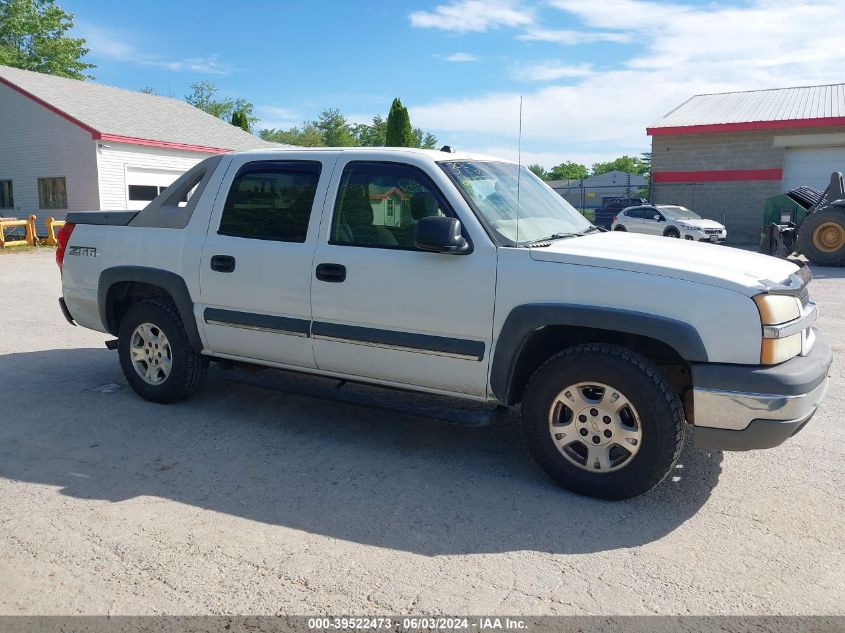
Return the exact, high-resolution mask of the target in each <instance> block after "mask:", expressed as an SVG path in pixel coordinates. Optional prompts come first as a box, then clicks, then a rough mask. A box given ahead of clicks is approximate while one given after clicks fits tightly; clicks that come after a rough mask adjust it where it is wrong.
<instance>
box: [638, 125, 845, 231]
mask: <svg viewBox="0 0 845 633" xmlns="http://www.w3.org/2000/svg"><path fill="white" fill-rule="evenodd" d="M842 132H845V128H843V127H818V128H815V127H814V128H794V129H775V130H755V131H749V132H718V133H715V134H713V133H711V134H667V135H658V136H653V137H652V150H651V151H652V154H651V161H652V163H651V164H652V173H653V174H656V173H659V172H673V171H675V172H677V171H716V170H742V169H783V159H784V153H785V151H786V147H785V146H789V143H788V142H786V143H783V142H781V143H779V144H778V145H779V147H775V143H774V139H775V137H776V136H777V137H788V136H795V137H796V146H803V145H804V144H805V143H804V142H803V141H799V139H798V137H800V136H802V135H806V134H808V133H812V134H814V135H824V134H841V133H842ZM781 185H782V183H781V180H740V181H722V182H686V183H654V184H653V185H652V195H651V197H652V201H653V202H655V203H658V204H672V203H674V204H681V205H683V206H686V207H689V208H690V209H693V210H694V211H696V212H698V213H699V214H700V215H702V216H704V217H707V218H712V219H714V220H718V221H719V222H722V223H723V224H725V226H726V227H727V229H728V241H729V242H730V243H733V244H743V245H747V244H757V243H758V241H759V238H760V228H761V225H762V218H763V203H764V202H765V200H766V198H769V197H770V196H774V195H777V194H778V193H780V192H781V190H782V186H781Z"/></svg>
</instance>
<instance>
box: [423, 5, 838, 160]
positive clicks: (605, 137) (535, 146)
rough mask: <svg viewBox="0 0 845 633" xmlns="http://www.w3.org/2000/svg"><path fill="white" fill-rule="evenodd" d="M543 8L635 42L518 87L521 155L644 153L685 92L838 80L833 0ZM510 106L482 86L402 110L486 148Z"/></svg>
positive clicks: (499, 134)
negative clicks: (600, 64)
mask: <svg viewBox="0 0 845 633" xmlns="http://www.w3.org/2000/svg"><path fill="white" fill-rule="evenodd" d="M554 5H555V6H556V7H558V8H559V9H562V10H564V11H566V12H567V15H570V16H573V17H574V18H577V19H578V20H580V21H581V22H583V23H584V24H585V25H586V27H587V28H596V29H605V30H609V31H613V30H618V31H619V32H620V33H623V34H624V35H625V36H629V37H631V38H632V40H631V41H633V42H636V43H637V45H636V46H632V47H630V52H629V56H628V57H627V58H622V59H620V60H619V61H618V63H617V64H616V67H615V68H612V69H610V70H608V71H606V72H602V73H597V72H593V73H592V74H585V76H583V77H576V78H575V79H576V81H574V82H572V83H571V84H570V85H565V86H560V85H545V86H542V87H539V88H537V89H534V90H531V91H528V92H527V93H525V95H524V97H525V99H524V121H523V150H526V151H527V152H548V151H552V152H555V153H556V152H557V148H558V147H560V148H561V152H562V153H566V154H567V155H570V156H574V155H575V154H576V153H577V152H579V151H580V152H586V153H593V152H604V157H605V158H607V157H613V156H614V155H619V154H621V153H626V152H627V153H629V154H630V153H636V152H640V151H646V150H647V149H648V147H649V145H650V140H649V138H648V137H647V136H646V133H645V128H646V126H648V125H650V124H651V123H654V122H655V121H657V120H658V119H660V118H661V117H662V116H663V115H664V114H665V113H666V112H668V111H670V110H671V109H673V108H675V107H676V106H678V105H679V104H681V103H682V102H683V101H685V100H687V99H688V98H689V97H691V96H692V95H694V94H700V93H712V92H728V91H734V90H753V89H759V88H772V87H786V86H796V85H812V84H824V83H834V82H839V81H842V78H841V72H840V69H841V68H842V67H843V65H844V64H845V49H843V48H842V46H841V45H840V44H839V43H837V39H839V38H838V35H837V34H838V33H842V32H845V12H843V11H842V10H841V0H815V1H814V2H808V3H794V2H791V1H786V0H751V2H749V3H747V4H743V5H741V6H738V7H726V6H724V5H712V4H711V5H700V6H688V5H683V4H676V3H661V4H659V5H658V4H656V3H652V2H648V1H640V0H609V2H602V3H598V2H593V3H585V2H580V1H577V0H554ZM539 28H542V26H540V27H539ZM526 32H527V31H526ZM523 35H524V34H523ZM565 66H566V65H565V64H561V68H565ZM517 68H519V69H522V70H523V71H525V69H526V68H527V66H526V65H525V63H522V64H519V65H518V66H517ZM537 69H538V70H537V71H536V75H537V79H538V80H541V81H542V80H545V81H547V82H549V83H552V82H554V80H555V79H560V78H562V77H563V76H564V75H559V76H558V77H555V76H554V75H555V73H554V72H553V69H554V66H553V65H552V64H545V65H544V64H540V65H538V66H537ZM543 75H545V76H543ZM518 109H519V95H518V94H516V93H515V92H493V93H489V94H486V95H479V96H473V97H467V98H463V99H445V100H439V101H435V102H432V103H427V104H422V105H420V106H417V107H414V108H411V116H412V119H413V121H414V124H415V125H419V126H421V127H423V128H424V129H431V130H433V131H434V132H435V133H437V134H438V136H439V137H441V138H446V137H449V136H450V135H458V134H462V135H465V137H466V136H467V135H472V134H475V135H478V136H479V137H481V138H484V139H486V140H485V141H484V142H485V144H486V145H487V146H490V147H494V146H496V145H497V144H498V145H504V146H508V145H509V144H510V141H511V140H513V139H515V138H516V134H517V129H518ZM497 139H498V140H497ZM514 145H515V143H514ZM568 150H572V151H568ZM558 162H559V161H558Z"/></svg>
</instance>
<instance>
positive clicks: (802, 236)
mask: <svg viewBox="0 0 845 633" xmlns="http://www.w3.org/2000/svg"><path fill="white" fill-rule="evenodd" d="M831 223H833V224H835V225H838V226H839V230H840V231H841V232H842V235H845V213H843V212H842V211H833V210H830V211H820V212H818V213H813V214H811V215H808V216H807V218H806V219H805V220H804V222H802V223H801V227H800V228H799V229H798V239H797V242H798V252H799V253H802V254H804V255H806V256H807V259H809V260H810V261H811V262H813V263H814V264H818V265H820V266H841V265H842V264H843V262H845V242H843V243H842V245H841V246H840V247H839V248H837V249H836V250H834V251H823V250H821V249H819V248H818V247H817V246H816V244H815V243H814V241H813V235H814V234H815V233H816V230H817V229H819V227H821V226H822V225H823V224H831Z"/></svg>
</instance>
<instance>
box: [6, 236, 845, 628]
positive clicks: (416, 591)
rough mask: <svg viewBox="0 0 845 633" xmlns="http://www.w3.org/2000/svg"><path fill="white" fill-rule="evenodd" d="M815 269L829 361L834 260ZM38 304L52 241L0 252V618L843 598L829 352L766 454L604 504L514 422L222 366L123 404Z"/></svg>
mask: <svg viewBox="0 0 845 633" xmlns="http://www.w3.org/2000/svg"><path fill="white" fill-rule="evenodd" d="M815 272H816V281H815V282H814V292H813V296H814V298H815V299H817V300H818V302H819V305H820V310H821V319H820V323H819V325H820V327H821V329H822V330H823V331H824V332H825V333H826V335H827V337H828V339H829V340H830V341H831V343H832V346H833V349H834V350H835V351H836V353H837V354H841V353H842V350H843V344H842V342H841V341H842V336H843V335H845V272H843V270H842V269H818V270H816V271H815ZM59 294H60V283H59V276H58V272H57V270H56V266H55V263H54V261H53V253H52V252H50V251H48V250H46V249H42V250H40V251H38V252H31V253H18V254H3V255H0V393H2V399H0V523H1V524H2V527H0V613H2V614H75V613H86V614H106V613H108V614H154V613H176V614H222V613H227V614H232V613H251V614H275V613H285V614H317V613H334V614H338V613H356V614H366V613H382V614H383V613H446V614H455V613H463V614H489V613H508V614H523V615H537V614H680V615H687V614H719V613H724V614H842V613H843V612H845V606H843V605H845V521H843V511H844V510H845V442H843V441H842V438H843V424H842V418H841V417H840V415H841V411H842V410H843V404H845V402H843V400H845V376H843V371H845V363H842V362H840V361H837V362H836V363H835V364H834V366H833V369H832V376H833V381H832V384H831V388H830V392H829V394H828V398H827V400H826V401H825V403H824V405H823V408H822V410H821V411H820V412H819V413H818V414H817V415H816V417H815V418H814V420H813V421H812V422H811V424H810V425H809V426H808V427H807V428H806V429H805V430H804V431H803V432H802V433H801V434H799V435H798V436H797V437H795V438H793V439H792V440H791V441H789V442H788V443H787V444H785V445H784V446H781V447H779V448H777V449H773V450H768V451H758V452H751V453H727V454H724V455H722V454H718V453H714V454H710V453H706V452H703V451H697V450H693V449H688V450H686V452H685V453H684V455H683V456H682V459H681V462H680V464H679V466H678V469H677V472H676V473H675V476H674V477H672V480H671V481H667V482H666V483H664V484H663V485H662V486H661V487H660V488H659V489H657V490H656V491H654V492H653V493H651V494H649V495H647V496H644V497H640V498H638V499H635V500H632V501H628V502H613V503H611V502H601V501H595V500H591V499H585V498H581V497H577V496H575V495H572V494H569V493H567V492H564V491H562V490H560V489H558V488H556V487H555V486H554V485H552V484H551V483H549V482H548V481H547V480H546V479H545V478H544V476H543V474H542V473H541V472H540V471H539V469H538V468H537V467H536V466H534V465H533V464H532V463H531V462H530V460H529V458H528V455H527V453H526V449H525V447H524V445H523V443H522V441H521V438H520V436H519V433H518V432H517V429H516V427H515V425H514V422H515V419H514V418H513V416H511V417H510V418H508V419H505V420H503V421H502V422H501V423H499V424H496V425H494V426H488V427H483V428H466V427H459V426H454V425H449V424H445V423H443V422H440V421H437V420H432V419H429V418H425V417H420V416H417V415H410V414H408V413H407V412H396V411H389V410H385V409H379V408H372V407H366V406H358V405H351V404H348V403H342V402H337V401H333V400H328V399H325V398H315V397H310V396H307V395H298V394H295V393H289V392H286V391H285V389H289V388H290V387H291V386H292V387H294V388H296V387H297V386H298V385H300V386H303V387H307V388H313V389H315V390H317V391H319V390H320V389H325V387H322V386H321V385H320V384H318V383H321V381H314V380H312V379H303V378H291V377H290V376H288V375H285V374H282V373H281V372H262V373H260V374H257V375H256V376H255V379H258V378H260V379H261V380H262V381H265V382H267V383H272V384H276V385H278V386H280V387H281V389H265V388H258V387H255V386H250V385H246V384H243V383H242V382H238V381H240V380H241V379H249V380H252V379H253V376H252V375H251V374H248V373H246V372H243V371H234V372H225V371H222V370H220V369H213V370H212V372H211V375H210V379H209V381H208V382H207V384H206V387H205V388H204V389H203V391H202V392H201V393H200V394H199V395H198V396H197V397H195V398H194V399H193V400H191V401H189V402H185V403H181V404H178V405H171V406H160V405H154V404H151V403H148V402H144V401H142V400H140V399H139V398H138V397H136V396H135V395H134V394H133V393H132V392H131V391H130V389H129V388H128V387H127V386H126V384H125V382H124V380H123V377H122V375H121V373H120V369H119V366H118V362H117V356H116V353H115V352H110V351H108V350H106V349H105V347H104V346H103V341H104V340H106V336H104V335H99V334H97V333H94V332H91V331H88V330H83V329H81V328H73V327H70V326H69V325H68V324H67V323H66V322H65V321H64V319H63V318H62V315H61V313H60V312H59V309H58V306H57V305H56V297H58V296H59ZM390 398H396V396H395V395H391V396H390ZM398 398H399V399H400V400H404V401H405V403H406V405H407V407H408V408H411V407H413V406H416V405H417V404H419V399H418V398H412V397H410V396H405V395H399V396H398Z"/></svg>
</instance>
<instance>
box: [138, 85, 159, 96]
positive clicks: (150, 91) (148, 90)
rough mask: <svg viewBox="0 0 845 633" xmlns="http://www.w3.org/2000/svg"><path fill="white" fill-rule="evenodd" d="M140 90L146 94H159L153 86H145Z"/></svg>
mask: <svg viewBox="0 0 845 633" xmlns="http://www.w3.org/2000/svg"><path fill="white" fill-rule="evenodd" d="M138 92H141V93H143V94H145V95H154V94H157V93H156V89H155V88H153V87H152V86H144V87H143V88H141V89H140V90H139V91H138Z"/></svg>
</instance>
